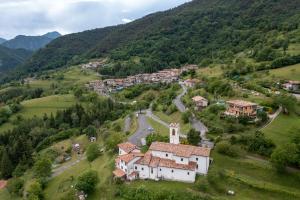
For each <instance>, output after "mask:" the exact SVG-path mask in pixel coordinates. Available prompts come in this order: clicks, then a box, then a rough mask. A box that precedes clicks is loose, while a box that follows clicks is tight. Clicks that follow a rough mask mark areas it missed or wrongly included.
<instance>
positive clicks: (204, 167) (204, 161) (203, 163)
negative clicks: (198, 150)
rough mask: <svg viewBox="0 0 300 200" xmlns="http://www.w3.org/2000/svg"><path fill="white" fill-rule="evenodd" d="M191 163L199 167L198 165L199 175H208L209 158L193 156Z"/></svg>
mask: <svg viewBox="0 0 300 200" xmlns="http://www.w3.org/2000/svg"><path fill="white" fill-rule="evenodd" d="M190 161H193V162H196V163H197V165H198V168H197V173H198V174H207V172H208V168H209V157H203V156H192V158H191V160H190Z"/></svg>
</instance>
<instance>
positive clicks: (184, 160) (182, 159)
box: [173, 156, 189, 165]
mask: <svg viewBox="0 0 300 200" xmlns="http://www.w3.org/2000/svg"><path fill="white" fill-rule="evenodd" d="M173 160H175V162H176V163H178V164H184V165H188V164H189V158H185V157H178V156H173Z"/></svg>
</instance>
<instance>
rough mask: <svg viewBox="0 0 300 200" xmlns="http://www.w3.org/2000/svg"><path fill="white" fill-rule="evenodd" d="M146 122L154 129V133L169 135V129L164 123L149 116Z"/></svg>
mask: <svg viewBox="0 0 300 200" xmlns="http://www.w3.org/2000/svg"><path fill="white" fill-rule="evenodd" d="M147 122H148V123H149V124H150V126H151V127H152V128H153V129H154V131H155V133H158V134H160V135H165V136H168V135H169V129H168V128H167V127H165V126H164V125H162V124H160V123H158V122H156V121H154V120H153V119H152V118H149V117H147Z"/></svg>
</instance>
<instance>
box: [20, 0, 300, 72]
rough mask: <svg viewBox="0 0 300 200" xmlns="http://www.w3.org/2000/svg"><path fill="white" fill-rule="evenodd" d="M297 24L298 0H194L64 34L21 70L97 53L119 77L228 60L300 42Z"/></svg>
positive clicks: (40, 68) (35, 69) (67, 62)
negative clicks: (127, 20)
mask: <svg viewBox="0 0 300 200" xmlns="http://www.w3.org/2000/svg"><path fill="white" fill-rule="evenodd" d="M299 24H300V1H295V0H276V1H274V0H260V1H253V0H194V1H192V2H189V3H186V4H184V5H182V6H179V7H177V8H174V9H171V10H168V11H165V12H158V13H155V14H151V15H148V16H146V17H143V18H141V19H139V20H136V21H134V22H131V23H128V24H125V25H119V26H112V27H106V28H101V29H95V30H90V31H85V32H81V33H76V34H70V35H66V36H63V37H60V38H58V39H56V40H54V41H52V42H51V43H50V44H48V45H47V46H46V47H45V48H43V49H40V50H39V51H37V52H36V53H35V54H34V55H33V57H32V58H31V59H29V60H28V62H26V64H24V66H22V69H21V68H20V69H19V70H23V73H30V72H38V71H43V70H48V69H54V68H60V67H63V66H66V65H71V64H78V63H81V62H86V61H87V60H89V59H91V58H99V57H109V58H110V60H111V61H112V62H113V63H115V64H114V65H110V66H108V67H106V68H103V69H102V71H101V73H103V74H107V75H116V76H125V75H129V74H135V73H140V72H153V71H156V70H159V69H163V68H167V67H170V66H171V67H173V66H180V65H182V64H186V63H196V64H200V63H201V64H203V65H206V64H209V63H211V62H218V63H230V62H231V61H232V60H233V59H234V57H235V55H236V54H238V53H240V52H252V53H253V56H255V55H260V53H261V54H263V53H265V52H268V51H266V50H265V48H268V49H267V50H270V49H271V50H272V51H275V50H276V51H277V49H276V48H279V47H280V46H281V42H280V41H279V39H280V40H281V39H283V40H285V41H290V42H299V43H300V40H299V37H298V36H299V34H300V31H299ZM292 33H293V34H296V35H297V37H292V36H291V35H290V34H292ZM289 37H291V38H289ZM297 38H298V39H297ZM292 39H293V40H292ZM275 44H278V45H275ZM246 50H247V51H246ZM261 51H263V52H261Z"/></svg>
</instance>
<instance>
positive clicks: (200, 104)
mask: <svg viewBox="0 0 300 200" xmlns="http://www.w3.org/2000/svg"><path fill="white" fill-rule="evenodd" d="M192 100H193V102H194V104H195V110H202V109H203V108H206V107H207V106H208V100H207V99H205V98H204V97H201V96H195V97H193V98H192Z"/></svg>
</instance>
